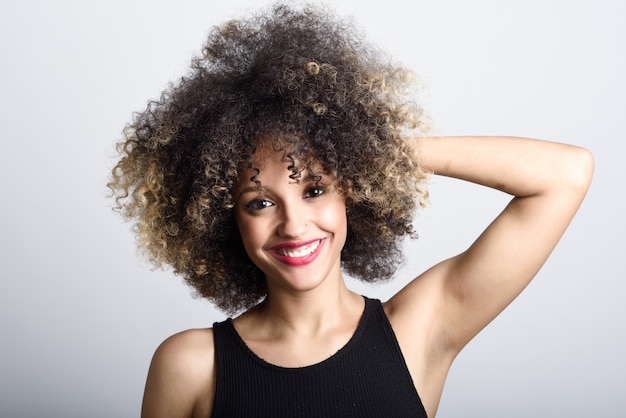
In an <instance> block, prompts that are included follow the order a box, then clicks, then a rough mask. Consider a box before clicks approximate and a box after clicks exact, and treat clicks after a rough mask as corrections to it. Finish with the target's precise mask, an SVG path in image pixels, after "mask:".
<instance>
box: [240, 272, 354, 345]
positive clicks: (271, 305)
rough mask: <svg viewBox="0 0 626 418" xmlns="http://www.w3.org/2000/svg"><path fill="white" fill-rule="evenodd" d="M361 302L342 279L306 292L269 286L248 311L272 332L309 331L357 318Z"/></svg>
mask: <svg viewBox="0 0 626 418" xmlns="http://www.w3.org/2000/svg"><path fill="white" fill-rule="evenodd" d="M363 304H364V301H363V298H362V297H361V296H360V295H358V294H356V293H354V292H352V291H350V290H349V289H348V288H347V287H346V285H345V283H344V281H343V279H342V280H338V281H336V282H334V283H333V284H332V285H329V286H321V287H319V288H316V289H313V290H309V291H306V292H290V291H285V290H284V289H270V290H269V292H268V296H267V298H266V299H265V301H263V302H262V303H261V304H260V305H259V306H258V307H257V308H255V309H253V310H252V311H250V315H251V316H254V317H256V320H258V321H259V322H258V323H257V324H258V325H259V326H266V327H267V328H266V329H271V333H272V334H275V335H285V334H292V333H295V334H308V335H313V334H320V333H324V332H326V331H327V330H328V329H331V328H335V327H337V326H338V325H340V324H341V322H342V321H343V320H345V319H346V318H351V317H355V315H356V316H357V317H359V318H360V315H361V313H362V312H363ZM255 322H256V321H255Z"/></svg>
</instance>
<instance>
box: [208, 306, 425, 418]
mask: <svg viewBox="0 0 626 418" xmlns="http://www.w3.org/2000/svg"><path fill="white" fill-rule="evenodd" d="M213 332H214V336H215V362H216V363H215V364H216V369H217V377H216V379H217V380H216V391H215V400H214V403H213V412H212V414H211V417H213V418H226V417H228V418H231V417H232V418H281V417H286V418H299V417H311V418H313V417H314V418H320V417H341V418H350V417H355V418H368V417H377V418H381V417H383V418H392V417H412V418H421V417H423V418H426V412H425V410H424V407H423V406H422V403H421V401H420V398H419V395H418V394H417V391H416V390H415V386H414V385H413V381H412V379H411V376H410V374H409V370H408V368H407V366H406V363H405V361H404V357H403V356H402V353H401V351H400V347H399V345H398V341H397V340H396V337H395V334H394V333H393V330H392V328H391V325H390V323H389V320H388V319H387V316H386V315H385V311H384V310H383V308H382V305H381V303H380V301H378V300H375V299H368V298H365V310H364V312H363V316H362V318H361V321H360V322H359V325H358V327H357V330H356V332H355V333H354V335H353V336H352V338H351V339H350V341H348V343H347V344H346V345H345V346H344V347H343V348H342V349H341V350H339V351H338V352H337V353H335V354H334V355H333V356H331V357H329V358H328V359H326V360H324V361H322V362H320V363H317V364H314V365H311V366H306V367H298V368H286V367H279V366H276V365H273V364H270V363H267V362H266V361H264V360H263V359H261V358H260V357H258V356H257V355H256V354H254V353H253V352H252V351H251V350H250V349H249V348H248V347H247V346H246V345H245V343H244V341H243V340H242V339H241V337H240V336H239V334H237V331H236V330H235V327H234V326H233V324H232V320H230V319H228V320H226V321H224V322H220V323H215V324H214V325H213Z"/></svg>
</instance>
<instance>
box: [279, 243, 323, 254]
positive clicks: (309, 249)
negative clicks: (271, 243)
mask: <svg viewBox="0 0 626 418" xmlns="http://www.w3.org/2000/svg"><path fill="white" fill-rule="evenodd" d="M321 242H322V240H317V241H313V242H311V243H309V244H307V245H304V246H302V247H298V248H287V247H283V248H277V249H275V250H274V251H275V252H276V254H278V255H280V256H283V257H294V258H296V257H306V256H307V255H309V254H313V253H314V252H315V250H317V248H318V247H319V246H320V244H321Z"/></svg>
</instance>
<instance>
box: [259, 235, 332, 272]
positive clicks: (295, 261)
mask: <svg viewBox="0 0 626 418" xmlns="http://www.w3.org/2000/svg"><path fill="white" fill-rule="evenodd" d="M325 242H326V240H325V239H322V240H320V244H319V245H318V246H317V248H316V249H315V251H313V252H312V253H311V254H307V255H305V256H302V257H288V256H286V255H281V254H278V253H277V252H275V251H271V254H272V256H273V257H274V258H275V259H277V260H278V261H280V262H281V263H283V264H287V265H288V266H292V267H297V266H305V265H307V264H310V263H312V262H313V261H314V260H315V259H316V258H317V256H318V255H319V254H320V252H321V251H322V247H323V246H324V243H325Z"/></svg>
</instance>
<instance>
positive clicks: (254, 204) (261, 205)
mask: <svg viewBox="0 0 626 418" xmlns="http://www.w3.org/2000/svg"><path fill="white" fill-rule="evenodd" d="M270 206H274V204H273V203H272V202H270V201H269V200H267V199H262V198H256V199H253V200H251V201H250V202H248V203H247V204H246V206H245V208H246V211H248V212H255V211H258V210H261V209H265V208H269V207H270Z"/></svg>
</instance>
